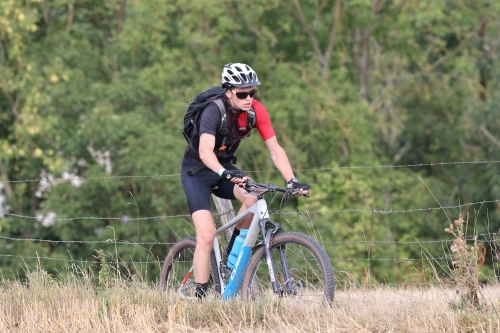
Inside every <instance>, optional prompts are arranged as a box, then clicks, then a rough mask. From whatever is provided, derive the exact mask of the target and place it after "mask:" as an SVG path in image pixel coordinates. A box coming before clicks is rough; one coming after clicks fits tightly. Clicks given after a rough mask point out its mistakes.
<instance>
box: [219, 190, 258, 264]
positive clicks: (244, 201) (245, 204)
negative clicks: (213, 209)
mask: <svg viewBox="0 0 500 333" xmlns="http://www.w3.org/2000/svg"><path fill="white" fill-rule="evenodd" d="M234 196H235V198H236V199H238V201H240V202H241V207H240V210H239V211H238V215H239V214H241V213H242V212H244V211H245V210H246V209H247V208H250V207H251V206H252V205H253V204H255V203H256V202H257V197H256V196H253V195H248V194H245V190H244V189H242V188H240V187H239V186H238V185H235V186H234ZM252 218H253V215H249V216H247V217H246V218H245V219H243V220H242V221H240V222H238V224H236V226H235V228H234V230H233V234H232V235H231V239H230V240H229V244H228V246H227V248H226V256H229V253H230V252H231V249H232V248H233V244H234V240H235V239H236V237H238V235H239V234H240V230H241V229H248V228H249V227H250V224H252Z"/></svg>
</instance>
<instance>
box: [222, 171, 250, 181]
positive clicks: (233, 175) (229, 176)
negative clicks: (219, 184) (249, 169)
mask: <svg viewBox="0 0 500 333" xmlns="http://www.w3.org/2000/svg"><path fill="white" fill-rule="evenodd" d="M221 176H222V178H224V179H226V180H231V179H233V178H243V177H246V175H245V174H244V173H243V172H241V171H240V170H227V169H226V170H224V171H223V172H222V175H221Z"/></svg>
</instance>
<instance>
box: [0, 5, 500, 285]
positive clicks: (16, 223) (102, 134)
mask: <svg viewBox="0 0 500 333" xmlns="http://www.w3.org/2000/svg"><path fill="white" fill-rule="evenodd" d="M499 17H500V2H498V1H491V0H474V1H472V0H461V1H444V0H443V1H425V0H424V1H415V0H406V1H402V0H392V1H391V0H373V1H366V0H349V1H345V0H344V1H342V0H301V1H299V0H254V1H247V0H241V1H231V0H227V1H226V0H221V1H210V0H190V1H186V0H148V1H139V0H128V1H127V0H105V1H97V0H52V1H47V0H5V1H1V2H0V180H2V182H1V183H0V189H1V192H0V193H1V195H2V198H3V199H2V200H1V202H0V228H1V233H0V235H1V236H3V237H12V238H23V239H45V240H55V241H72V240H81V241H84V242H86V241H88V242H90V241H99V240H107V239H116V240H125V241H131V242H134V241H139V242H157V241H158V242H172V241H175V240H177V239H178V237H179V234H184V232H183V231H182V232H181V231H180V230H185V233H190V234H191V235H193V234H194V233H193V230H192V227H191V226H190V219H189V218H188V217H187V216H185V215H186V214H187V212H188V210H187V205H186V203H185V198H184V193H183V191H182V187H181V184H180V177H179V172H180V162H181V160H182V156H183V151H184V148H185V141H184V138H183V136H182V135H181V134H180V131H181V126H182V125H181V124H182V118H183V116H184V112H185V109H186V107H187V104H188V103H189V101H190V99H191V98H192V97H193V96H194V95H195V94H196V93H197V92H198V91H200V90H203V89H205V88H207V87H209V86H213V85H217V84H219V82H220V81H219V77H220V72H221V69H222V66H223V64H225V63H228V62H245V63H248V64H250V65H251V66H252V67H253V68H254V69H255V70H256V71H257V73H258V75H259V78H260V80H261V81H262V86H261V87H260V90H259V93H258V97H257V98H258V100H260V101H261V102H263V103H264V105H265V106H266V107H267V109H268V110H269V112H270V114H271V119H272V121H273V125H274V127H275V130H276V132H277V135H278V140H279V141H280V143H281V144H282V145H283V147H284V148H285V150H286V151H287V153H288V155H289V156H290V159H291V161H292V164H293V166H294V168H295V169H296V170H297V176H298V178H299V179H300V180H301V181H305V182H308V183H309V184H310V185H311V187H312V195H311V198H310V199H307V200H305V201H302V200H297V201H294V202H293V204H291V205H289V206H288V207H287V209H288V211H289V212H294V211H297V210H300V211H306V210H308V211H310V212H311V215H310V216H306V217H305V218H304V217H303V216H298V215H297V214H289V215H283V216H282V217H281V219H282V222H286V223H289V225H288V226H287V229H288V230H290V229H299V230H302V231H309V229H310V226H309V223H310V222H312V223H313V224H314V230H315V232H316V233H317V234H318V235H321V238H322V240H323V241H324V242H357V241H364V240H368V241H370V240H377V241H387V242H392V241H394V240H396V241H401V242H412V241H415V240H436V239H443V238H444V236H445V234H444V232H443V229H444V227H446V226H447V225H448V224H449V223H450V221H449V220H448V219H447V217H446V215H445V214H444V211H443V210H428V211H425V212H415V213H412V214H403V213H401V214H373V213H369V212H366V211H370V210H379V211H391V210H393V211H399V210H408V209H416V208H427V207H439V204H438V203H437V202H436V200H435V199H434V197H433V196H435V197H436V199H437V200H438V201H439V203H440V204H441V205H442V206H449V205H450V206H456V205H458V204H467V203H474V202H480V201H484V200H487V201H493V200H495V199H499V198H500V173H499V172H498V171H499V169H498V162H491V163H482V164H481V163H480V164H477V163H476V164H470V163H461V164H446V165H440V164H438V165H429V164H433V163H442V162H457V161H467V162H481V161H499V160H500V126H499V125H500V124H499V122H500V120H499V119H500V118H499V117H498V116H496V115H498V108H499V106H500V95H499V94H498V93H497V92H498V87H499V83H500V75H499V74H500V73H499V70H498V68H500V67H499V63H498V62H499V56H500V34H499V31H500V20H499ZM238 156H239V163H238V166H239V167H241V168H243V169H244V170H247V171H259V172H257V173H255V174H252V176H253V178H255V179H256V180H257V181H260V182H268V181H273V182H276V183H278V184H280V183H283V180H282V179H281V178H280V175H279V173H277V172H276V171H273V170H274V166H273V165H272V162H271V161H270V159H269V157H268V155H267V152H266V151H265V148H264V144H263V143H262V140H261V139H260V137H259V135H258V134H257V133H254V135H253V136H252V137H250V138H249V139H248V140H246V142H245V143H244V144H243V145H242V146H241V147H240V150H239V152H238ZM419 164H425V165H424V166H421V167H417V166H415V167H397V168H362V169H360V168H350V167H353V166H384V165H403V166H408V165H419ZM264 170H268V171H266V172H261V171H264ZM144 175H146V176H153V177H130V176H144ZM117 176H120V177H117ZM79 178H84V180H79ZM93 178H97V179H93ZM27 180H33V181H27ZM429 189H430V190H431V191H432V194H431V193H430V191H429ZM342 210H355V211H360V212H342V213H331V212H334V211H342ZM464 210H466V208H463V209H462V212H463V213H464ZM468 211H469V213H470V214H471V218H470V222H475V223H476V225H475V228H474V230H475V231H477V232H479V233H484V232H487V231H490V232H495V231H498V229H499V227H500V221H499V216H498V212H499V210H498V204H497V203H496V202H490V203H485V204H483V205H474V206H469V208H468ZM319 212H330V213H319ZM459 212H460V211H459V210H458V209H448V210H447V213H448V215H449V216H450V219H451V220H452V219H453V217H456V216H458V214H459ZM153 216H163V217H162V218H157V219H146V220H139V221H138V220H131V218H137V217H153ZM27 217H31V218H27ZM82 217H101V218H100V219H88V218H82ZM54 218H56V220H54ZM113 218H116V219H113ZM470 229H472V224H471V228H470ZM174 230H177V234H176V233H174V232H173V231H174ZM98 248H99V249H104V250H105V251H106V252H112V253H115V255H117V256H120V257H121V258H122V259H124V260H129V261H135V262H138V261H145V260H149V261H154V259H155V258H160V260H161V258H163V257H164V256H165V255H166V252H167V249H166V248H165V246H164V245H163V246H149V247H147V248H143V247H137V246H131V245H129V246H117V247H116V248H115V246H114V245H113V244H110V245H109V246H107V245H106V244H104V245H103V244H95V245H94V244H88V243H74V242H70V243H54V242H52V243H49V242H21V241H11V240H9V239H7V238H2V239H1V240H0V253H2V254H4V256H2V257H0V267H1V268H0V269H1V270H2V274H4V276H6V277H9V276H11V275H12V274H14V275H23V274H24V273H23V271H22V270H21V271H18V269H19V264H20V263H21V262H22V260H21V259H20V258H18V257H16V256H36V255H39V256H42V257H52V258H69V257H70V256H71V258H74V259H78V260H80V259H82V260H89V261H92V260H94V258H93V255H94V254H95V252H94V250H96V249H98ZM330 251H332V257H334V258H358V259H362V258H366V257H367V253H368V254H369V258H370V259H377V258H388V257H393V255H394V252H395V251H396V249H395V247H394V246H376V245H373V246H371V247H369V248H368V249H367V245H366V244H358V243H355V244H353V245H349V244H345V245H339V246H335V247H333V248H330ZM397 251H398V254H399V255H400V257H401V258H419V257H421V253H420V252H421V249H419V247H418V246H417V247H416V246H414V245H411V244H406V243H402V244H399V245H398V247H397ZM488 253H491V252H490V251H489V252H488ZM11 255H14V256H11ZM151 258H153V259H151ZM25 261H26V259H25ZM27 261H28V262H29V260H27ZM488 265H490V266H491V256H490V255H489V254H488V258H487V266H488ZM60 266H61V262H57V261H46V262H44V268H46V269H48V270H49V271H50V272H52V273H56V272H57V274H64V273H63V272H61V271H60V270H58V267H60ZM367 267H368V271H367ZM413 268H415V265H414V264H412V263H411V262H399V263H397V264H395V263H394V262H393V261H384V260H380V261H372V262H369V264H368V266H367V262H366V261H356V260H353V261H349V262H347V263H343V264H342V267H339V268H338V269H341V270H342V271H346V272H349V276H351V277H353V278H354V279H359V278H361V277H362V276H366V275H367V274H369V276H370V277H371V278H373V279H375V280H377V281H397V282H401V281H407V280H411V279H412V278H410V277H409V274H408V272H409V270H410V269H413ZM417 268H418V267H417ZM148 269H149V271H148V276H147V278H148V279H152V280H154V279H156V278H157V276H158V274H159V271H158V265H155V264H154V263H152V264H151V265H149V268H148ZM417 270H418V269H417Z"/></svg>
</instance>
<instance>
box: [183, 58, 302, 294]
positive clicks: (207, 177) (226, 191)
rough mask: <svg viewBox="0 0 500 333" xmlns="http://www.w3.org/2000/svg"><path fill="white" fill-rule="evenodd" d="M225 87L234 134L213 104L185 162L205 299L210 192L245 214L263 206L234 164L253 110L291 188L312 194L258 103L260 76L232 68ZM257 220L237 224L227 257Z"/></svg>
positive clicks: (211, 231)
mask: <svg viewBox="0 0 500 333" xmlns="http://www.w3.org/2000/svg"><path fill="white" fill-rule="evenodd" d="M221 83H222V87H223V88H225V89H226V92H225V96H223V97H222V98H221V100H222V102H223V105H224V108H225V112H226V117H227V130H228V132H229V133H225V134H223V133H220V131H219V128H220V127H221V122H222V120H221V111H220V108H219V106H218V105H217V104H216V103H215V102H210V103H209V104H208V105H207V106H206V107H205V109H204V110H203V113H202V115H201V118H200V123H199V126H198V128H199V137H198V138H197V139H195V140H193V142H192V143H191V144H189V145H188V147H187V148H186V151H185V154H184V159H183V161H182V176H181V178H182V186H183V188H184V191H185V194H186V198H187V202H188V205H189V210H190V213H191V216H192V218H193V222H194V226H195V230H196V249H195V253H194V258H193V266H194V279H195V282H196V296H197V297H198V298H200V299H201V298H203V297H204V296H205V294H206V291H207V284H208V279H209V276H210V252H211V250H212V245H213V241H214V237H215V226H214V224H213V222H212V214H211V206H210V193H211V192H212V193H214V194H215V195H216V196H218V197H221V198H224V199H231V200H235V199H237V200H239V201H240V202H241V208H240V210H239V213H241V212H243V211H244V210H246V209H247V208H248V207H250V206H252V205H253V204H254V203H256V201H257V197H255V196H252V195H247V194H245V190H244V189H243V188H241V187H240V186H237V185H241V184H243V183H244V182H245V180H246V179H247V176H246V174H245V173H244V172H243V171H241V170H239V169H238V168H236V167H235V166H234V165H233V164H232V163H231V161H232V160H233V157H234V152H235V151H236V149H237V147H238V145H239V143H240V142H241V140H243V138H245V137H246V136H248V135H249V132H250V130H251V128H250V127H251V126H252V125H251V124H249V122H248V121H247V113H248V112H249V111H250V112H251V110H253V112H254V114H255V127H256V128H257V130H258V131H259V133H260V135H261V137H262V139H263V140H264V142H265V144H266V146H267V149H268V150H269V153H270V156H271V159H272V160H273V163H274V165H275V166H276V168H277V169H278V170H279V171H280V173H281V174H282V175H283V177H284V178H285V180H286V181H287V186H288V187H293V188H296V189H298V190H299V191H300V194H301V195H302V194H303V195H305V194H308V193H309V186H308V185H307V184H303V183H299V182H298V181H297V179H296V178H295V176H294V173H293V171H292V167H291V166H290V162H289V160H288V157H287V155H286V153H285V151H284V150H283V148H282V147H281V146H280V144H279V143H278V140H277V138H276V134H275V132H274V130H273V127H272V125H271V120H270V118H269V114H268V112H267V110H266V108H265V107H264V106H263V105H262V104H261V103H259V102H258V101H257V100H256V99H254V96H255V94H256V93H257V88H256V87H257V86H259V85H260V81H259V79H258V78H257V74H256V73H255V71H254V70H253V69H252V68H250V66H248V65H246V64H242V63H230V64H226V65H224V68H223V70H222V79H221ZM200 163H202V164H200ZM200 165H201V168H200ZM227 180H230V181H227ZM251 221H252V216H249V217H248V218H246V219H245V220H243V221H241V222H240V223H238V224H237V225H236V228H235V229H234V233H233V235H232V237H231V239H230V241H229V245H228V247H227V248H226V253H225V256H226V257H227V256H228V254H229V253H230V251H231V247H232V245H233V243H234V240H235V238H236V237H237V236H238V235H239V233H240V229H246V228H248V227H249V226H250V223H251Z"/></svg>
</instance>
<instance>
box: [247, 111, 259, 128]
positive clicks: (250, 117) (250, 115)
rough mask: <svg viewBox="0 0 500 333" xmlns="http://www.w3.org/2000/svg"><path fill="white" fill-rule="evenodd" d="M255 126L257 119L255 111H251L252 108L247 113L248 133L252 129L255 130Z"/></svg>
mask: <svg viewBox="0 0 500 333" xmlns="http://www.w3.org/2000/svg"><path fill="white" fill-rule="evenodd" d="M256 124H257V117H256V116H255V110H254V109H253V106H252V107H251V108H250V110H248V111H247V130H248V133H250V131H251V130H252V128H255V125H256Z"/></svg>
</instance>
